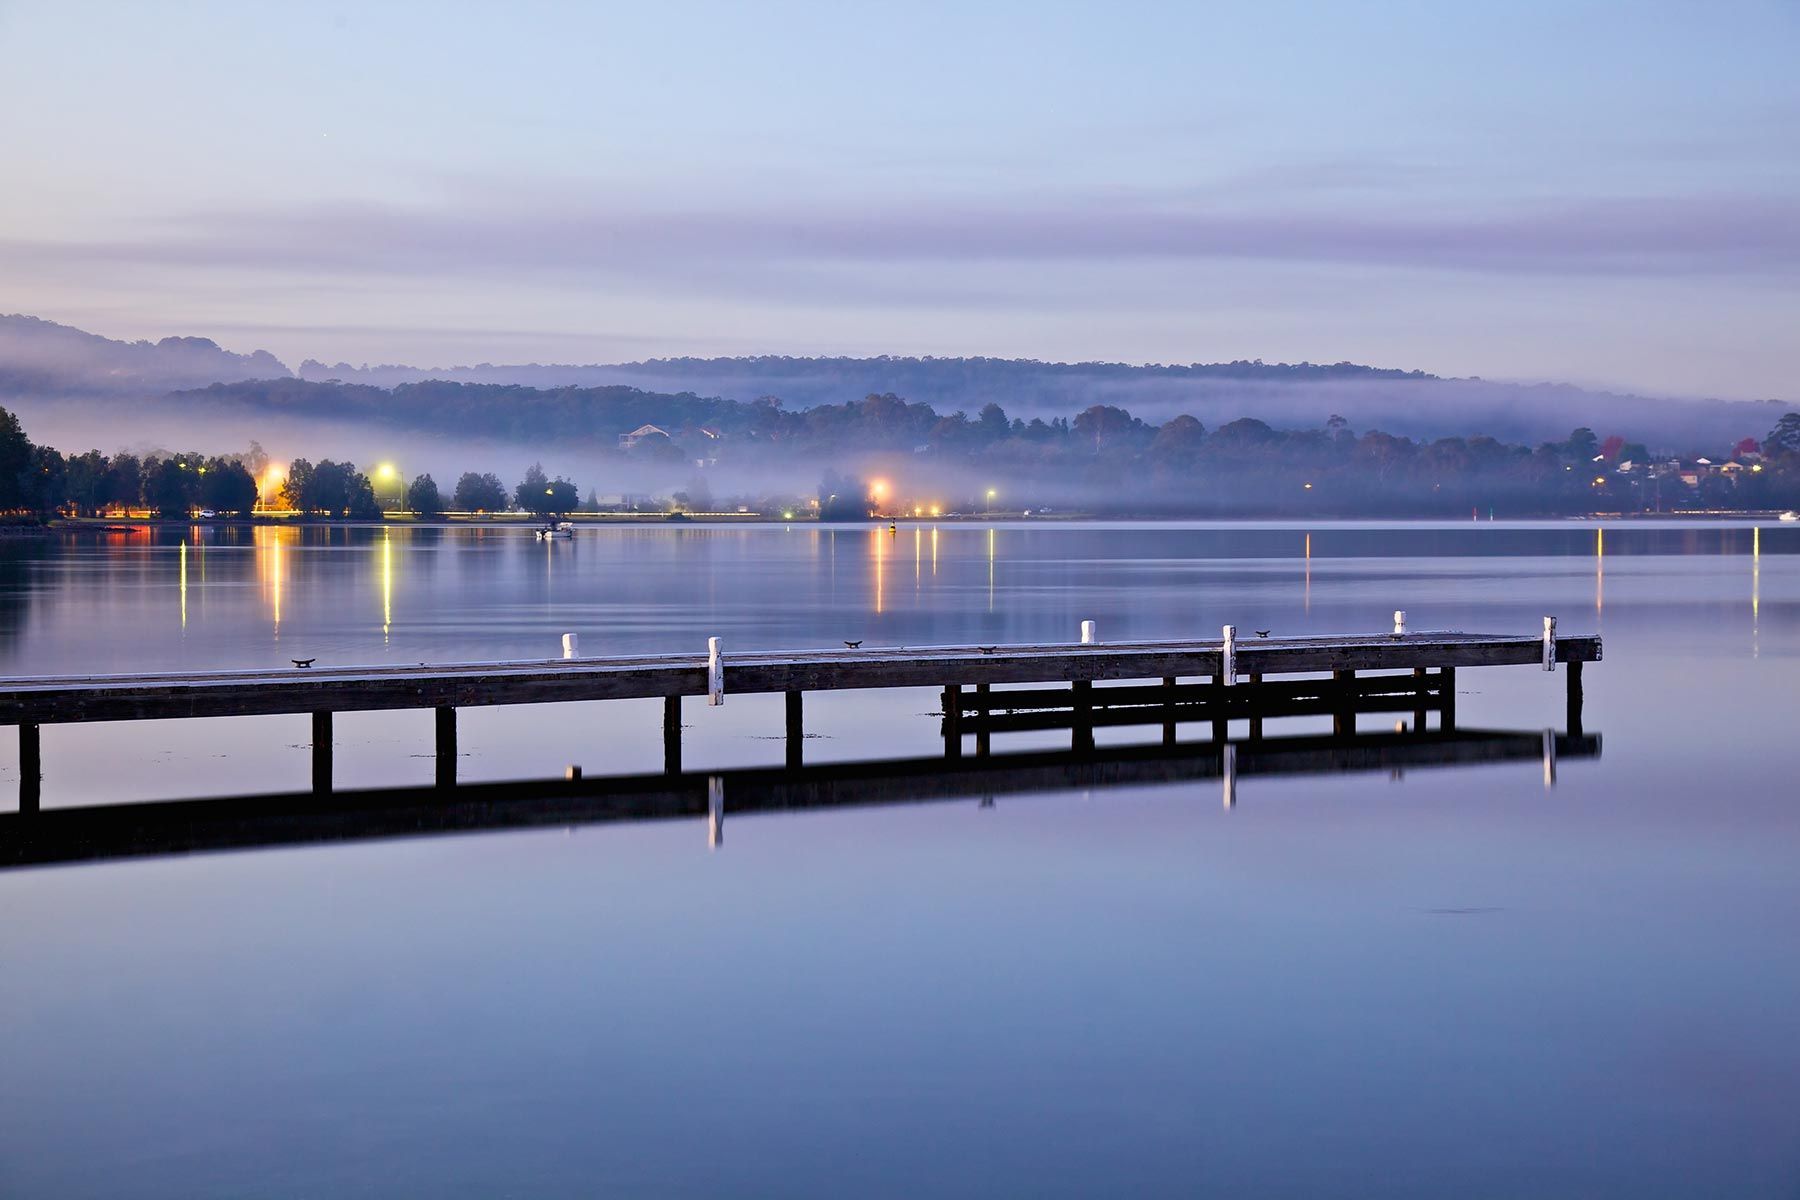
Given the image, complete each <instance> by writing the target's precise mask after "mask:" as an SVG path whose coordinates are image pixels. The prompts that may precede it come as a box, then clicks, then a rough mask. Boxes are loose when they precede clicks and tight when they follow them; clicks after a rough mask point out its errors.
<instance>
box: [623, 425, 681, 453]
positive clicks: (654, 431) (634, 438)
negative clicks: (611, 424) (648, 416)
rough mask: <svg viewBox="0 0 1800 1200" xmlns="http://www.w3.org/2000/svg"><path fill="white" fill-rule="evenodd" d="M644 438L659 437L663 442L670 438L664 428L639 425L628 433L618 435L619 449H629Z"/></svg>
mask: <svg viewBox="0 0 1800 1200" xmlns="http://www.w3.org/2000/svg"><path fill="white" fill-rule="evenodd" d="M646 438H661V439H662V440H663V441H665V442H667V441H670V440H671V439H670V437H669V431H668V430H666V429H659V428H657V427H656V426H655V425H639V426H638V427H637V428H636V429H634V430H632V431H631V432H630V433H621V434H620V435H619V449H621V450H630V449H632V448H633V447H634V446H636V445H637V444H638V443H639V442H641V441H643V440H644V439H646Z"/></svg>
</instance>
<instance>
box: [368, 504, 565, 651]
mask: <svg viewBox="0 0 1800 1200" xmlns="http://www.w3.org/2000/svg"><path fill="white" fill-rule="evenodd" d="M545 540H546V541H548V540H549V539H547V538H546V539H545ZM393 623H394V544H393V542H392V540H390V538H389V537H388V531H387V530H385V529H383V530H382V531H381V642H382V644H383V645H386V644H387V641H388V630H389V629H390V628H391V627H392V626H393Z"/></svg>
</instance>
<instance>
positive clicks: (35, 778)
mask: <svg viewBox="0 0 1800 1200" xmlns="http://www.w3.org/2000/svg"><path fill="white" fill-rule="evenodd" d="M43 788H44V761H43V750H42V747H41V746H40V745H39V742H38V727H37V726H36V725H21V726H19V811H20V812H36V811H38V805H39V804H40V803H41V801H42V798H43Z"/></svg>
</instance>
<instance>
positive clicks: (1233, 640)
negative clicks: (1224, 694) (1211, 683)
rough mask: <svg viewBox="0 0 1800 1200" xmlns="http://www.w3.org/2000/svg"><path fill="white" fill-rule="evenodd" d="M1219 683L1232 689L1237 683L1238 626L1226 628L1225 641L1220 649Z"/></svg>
mask: <svg viewBox="0 0 1800 1200" xmlns="http://www.w3.org/2000/svg"><path fill="white" fill-rule="evenodd" d="M1219 682H1220V683H1222V684H1224V685H1225V686H1226V687H1230V686H1231V685H1232V684H1234V683H1236V682H1237V626H1236V625H1227V626H1225V641H1224V644H1223V645H1221V646H1220V647H1219Z"/></svg>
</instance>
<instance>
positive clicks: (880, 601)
mask: <svg viewBox="0 0 1800 1200" xmlns="http://www.w3.org/2000/svg"><path fill="white" fill-rule="evenodd" d="M869 539H870V540H871V541H872V542H874V543H875V611H876V612H877V613H879V612H881V611H882V610H883V609H884V608H885V607H886V601H887V596H886V571H885V567H886V561H885V559H886V555H885V552H884V549H883V543H882V540H881V531H880V530H879V529H871V530H869Z"/></svg>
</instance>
